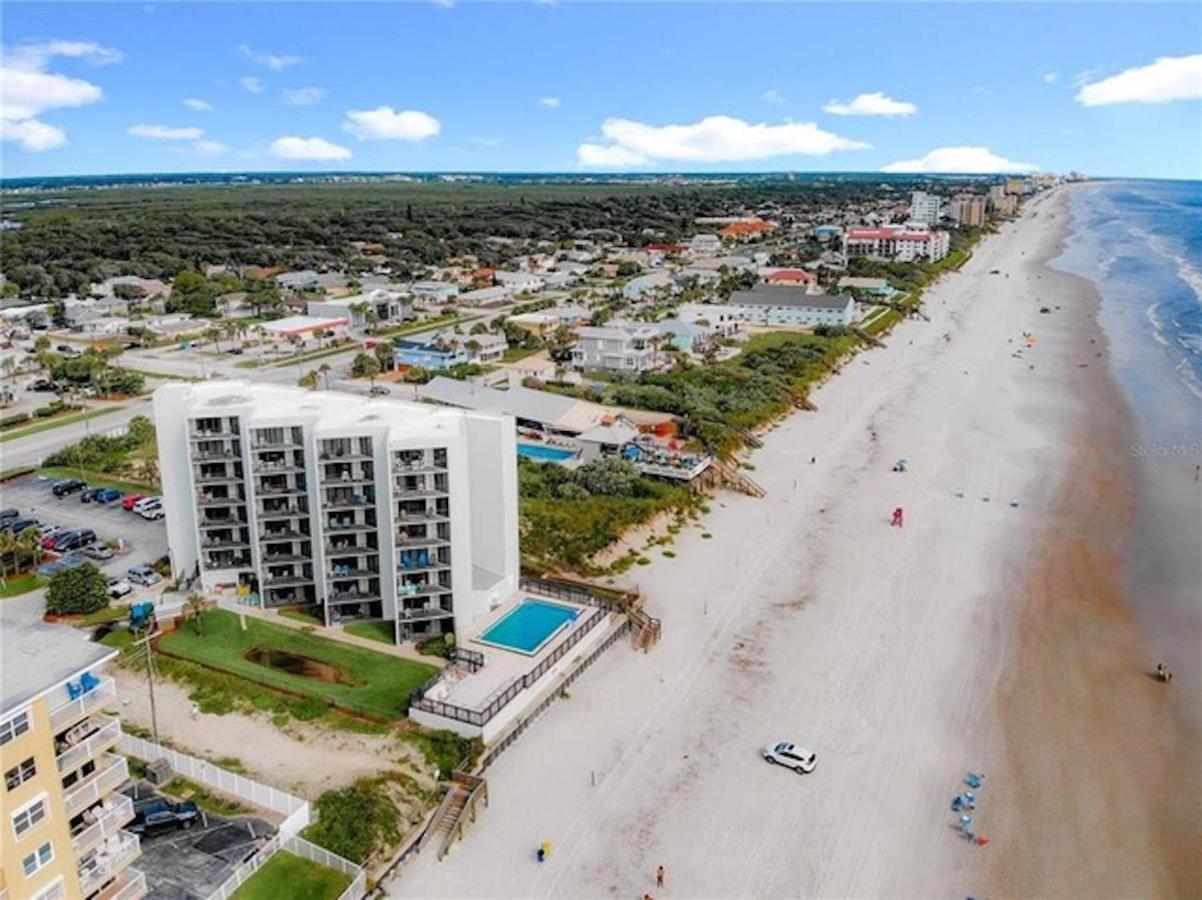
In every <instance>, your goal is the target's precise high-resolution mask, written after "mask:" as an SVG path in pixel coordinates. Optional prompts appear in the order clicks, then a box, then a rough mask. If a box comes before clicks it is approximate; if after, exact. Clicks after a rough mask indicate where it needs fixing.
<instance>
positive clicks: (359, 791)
mask: <svg viewBox="0 0 1202 900" xmlns="http://www.w3.org/2000/svg"><path fill="white" fill-rule="evenodd" d="M316 806H317V822H315V823H314V824H312V825H310V826H309V827H308V828H306V829H305V832H304V835H305V838H306V839H307V840H310V841H312V842H313V843H315V844H317V845H318V846H321V847H325V848H326V849H327V850H329V851H330V852H331V853H337V854H338V855H339V856H342V857H344V858H346V859H349V860H350V861H351V862H353V863H357V864H359V865H363V863H365V862H367V860H368V857H370V856H371V854H372V853H373V852H374V851H375V850H376V849H377V848H378V847H380V846H382V845H383V844H386V843H388V842H391V841H395V840H397V838H398V837H399V826H400V820H401V816H400V813H399V812H398V811H397V808H396V806H395V805H394V804H393V802H392V800H390V799H389V798H388V795H387V794H386V793H384V792H383V791H381V790H379V786H378V785H377V784H376V783H375V780H374V779H370V778H361V779H359V780H358V781H356V782H355V783H354V784H353V785H351V786H350V787H347V788H342V789H341V790H337V791H326V792H325V793H324V794H322V795H321V796H320V797H318V798H317V804H316Z"/></svg>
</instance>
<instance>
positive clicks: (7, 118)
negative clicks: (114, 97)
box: [0, 41, 121, 152]
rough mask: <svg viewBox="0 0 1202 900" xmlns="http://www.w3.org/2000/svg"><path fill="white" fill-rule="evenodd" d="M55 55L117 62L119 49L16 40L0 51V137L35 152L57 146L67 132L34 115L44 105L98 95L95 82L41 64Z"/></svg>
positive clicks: (69, 103) (92, 100) (58, 105)
mask: <svg viewBox="0 0 1202 900" xmlns="http://www.w3.org/2000/svg"><path fill="white" fill-rule="evenodd" d="M57 57H68V58H71V59H83V60H86V61H88V62H91V63H95V64H97V65H106V64H110V63H115V62H119V61H120V60H121V54H120V53H119V52H117V51H116V50H112V49H110V48H108V47H102V46H100V45H99V44H93V43H89V42H85V41H49V42H46V43H38V44H22V45H20V46H18V47H15V48H9V49H5V50H3V51H2V53H0V140H4V141H10V142H12V143H16V144H20V145H21V147H23V148H24V149H26V150H29V151H31V152H37V151H41V150H51V149H53V148H55V147H61V146H62V145H63V144H65V143H66V142H67V133H66V132H65V131H63V129H61V128H59V127H58V126H57V125H51V124H49V123H47V122H43V121H41V120H40V119H38V118H37V117H38V116H39V115H40V114H41V113H43V112H46V111H47V110H52V109H65V108H69V107H76V106H86V105H88V104H89V103H95V102H96V101H98V100H99V99H100V98H101V97H103V96H104V92H103V91H102V90H101V89H100V87H99V86H98V85H95V84H92V83H91V82H90V81H85V80H84V79H82V78H72V77H70V76H68V75H62V74H59V73H58V72H47V71H46V68H47V66H49V65H50V63H51V61H53V60H54V59H55V58H57Z"/></svg>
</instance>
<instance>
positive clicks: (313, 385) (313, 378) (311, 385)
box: [296, 369, 318, 391]
mask: <svg viewBox="0 0 1202 900" xmlns="http://www.w3.org/2000/svg"><path fill="white" fill-rule="evenodd" d="M317 377H318V376H317V370H316V369H310V370H309V371H308V372H306V373H305V374H304V375H302V376H301V377H300V378H298V379H297V380H296V386H297V387H303V388H304V389H305V390H307V391H315V390H317Z"/></svg>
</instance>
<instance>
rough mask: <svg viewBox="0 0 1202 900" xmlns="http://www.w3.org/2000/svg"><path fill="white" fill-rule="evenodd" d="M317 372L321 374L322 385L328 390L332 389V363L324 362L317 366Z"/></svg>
mask: <svg viewBox="0 0 1202 900" xmlns="http://www.w3.org/2000/svg"><path fill="white" fill-rule="evenodd" d="M317 373H318V374H319V375H321V382H322V386H323V387H325V389H326V390H327V391H328V390H329V389H330V364H329V363H322V364H321V365H320V366H318V367H317Z"/></svg>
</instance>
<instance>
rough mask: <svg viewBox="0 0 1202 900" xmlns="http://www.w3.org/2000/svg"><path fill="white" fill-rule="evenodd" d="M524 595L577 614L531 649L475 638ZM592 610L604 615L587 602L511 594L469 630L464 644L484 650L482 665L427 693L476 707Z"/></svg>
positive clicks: (542, 655) (534, 663)
mask: <svg viewBox="0 0 1202 900" xmlns="http://www.w3.org/2000/svg"><path fill="white" fill-rule="evenodd" d="M527 598H530V599H533V600H539V601H541V602H543V603H551V604H554V605H556V606H566V607H569V608H571V609H575V610H577V611H578V614H577V616H576V618H575V619H574V620H573V621H572V622H571V623H569V625H568V627H566V628H561V629H560V630H559V631H558V632H556V634H555V635H554V636H553V637H552V638H551V639H550V640H548V641H547V642H546V643H545V644H543V645H542V646H541V647H540V648H539V649H538V651H537V652H535V653H523V652H521V651H519V650H505V649H503V648H501V647H498V646H495V645H493V644H482V643H480V642H478V641H477V640H475V638H476V637H478V636H479V635H481V634H483V633H484V632H486V631H488V629H489V628H491V627H492V626H493V625H495V624H496V623H497V622H499V621H500V620H501V619H502V618H504V617H505V616H506V615H508V614H509V613H510V612H512V611H513V610H514V609H516V608H517V606H518V605H519V604H521V603H522V601H524V600H526V599H527ZM592 613H598V614H600V615H605V613H603V612H601V611H600V610H595V609H593V607H591V606H580V605H578V604H575V603H569V602H567V601H565V600H559V599H554V598H551V597H541V596H539V595H538V594H534V593H531V592H529V591H519V592H518V593H517V594H516V595H515V596H514V597H512V598H511V599H509V600H507V601H506V602H505V603H502V604H501V605H500V606H499V607H497V609H495V610H493V611H492V612H491V613H489V614H488V616H487V617H485V618H484V619H483V620H482V621H481V622H480V624H479V625H478V626H477V627H476V628H474V629H473V630H472V631H473V638H472V639H471V640H469V641H468V643H466V644H465V645H464V646H465V647H467V648H468V649H471V650H478V651H480V652H481V653H483V654H484V668H482V669H480V671H478V672H473V673H471V674H470V675H466V676H464V677H461V678H458V679H454V680H452V679H451V678H450V677H448V678H447V679H445V680H444V681H443V682H442V684H440V685H439V686H438V688H437V689H436V691H437V693H435V692H431V694H430V695H429V696H430V697H431V698H432V699H437V700H443V701H446V702H448V703H454V704H456V705H458V706H466V707H469V708H471V709H479V708H481V707H483V706H485V705H486V704H487V703H488V701H489V700H490V699H492V697H493V696H495V695H496V694H499V693H500V692H501V691H503V690H505V689H506V688H507V687H509V685H511V684H512V683H513V682H514V681H516V680H517V679H519V678H521V677H522V676H523V675H525V674H526V673H527V672H529V671H530V670H531V669H533V668H534V667H535V666H537V665H538V664H539V663H540V662H542V661H543V660H544V659H545V658H546V657H547V656H549V655H550V654H551V653H553V652H555V648H556V647H558V646H559V645H560V644H562V643H563V642H564V641H565V640H567V638H568V635H570V634H571V633H572V632H573V631H575V630H576V629H577V628H580V627H581V625H583V623H584V622H585V621H586V620H587V619H588V617H589V615H591V614H592Z"/></svg>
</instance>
